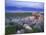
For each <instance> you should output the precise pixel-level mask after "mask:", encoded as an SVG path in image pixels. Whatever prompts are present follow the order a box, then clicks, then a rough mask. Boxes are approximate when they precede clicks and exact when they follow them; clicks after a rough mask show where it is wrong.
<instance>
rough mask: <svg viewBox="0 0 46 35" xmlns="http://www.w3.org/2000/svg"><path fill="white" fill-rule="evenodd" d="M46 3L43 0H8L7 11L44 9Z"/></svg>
mask: <svg viewBox="0 0 46 35" xmlns="http://www.w3.org/2000/svg"><path fill="white" fill-rule="evenodd" d="M43 7H44V3H42V2H25V1H24V2H23V1H21V2H20V1H15V0H6V7H5V8H6V12H12V11H13V12H16V11H43V9H44V8H43Z"/></svg>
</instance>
